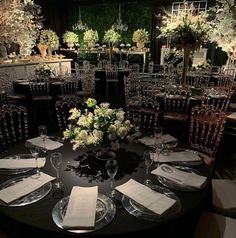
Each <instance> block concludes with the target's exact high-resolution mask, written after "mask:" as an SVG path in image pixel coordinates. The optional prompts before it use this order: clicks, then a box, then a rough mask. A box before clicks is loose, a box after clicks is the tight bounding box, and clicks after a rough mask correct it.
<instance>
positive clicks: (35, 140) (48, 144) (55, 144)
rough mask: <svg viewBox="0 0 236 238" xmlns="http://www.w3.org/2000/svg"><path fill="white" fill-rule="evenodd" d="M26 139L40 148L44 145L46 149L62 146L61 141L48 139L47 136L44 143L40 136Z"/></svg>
mask: <svg viewBox="0 0 236 238" xmlns="http://www.w3.org/2000/svg"><path fill="white" fill-rule="evenodd" d="M27 141H28V142H30V143H32V144H33V145H36V146H39V147H42V148H44V146H45V147H46V149H47V150H55V149H58V148H60V147H61V146H63V144H62V143H60V142H58V141H53V140H50V139H49V138H45V143H44V141H43V139H42V138H41V137H40V136H38V137H35V138H32V139H28V140H27Z"/></svg>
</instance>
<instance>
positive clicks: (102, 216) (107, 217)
mask: <svg viewBox="0 0 236 238" xmlns="http://www.w3.org/2000/svg"><path fill="white" fill-rule="evenodd" d="M69 198H70V197H69V196H68V197H65V198H63V199H61V200H60V201H59V202H58V203H57V204H56V205H55V206H54V208H53V210H52V219H53V221H54V222H55V224H56V225H57V226H58V227H60V228H61V229H63V227H62V223H63V219H64V216H65V214H66V209H67V205H68V202H69ZM115 214H116V206H115V204H114V202H113V201H112V200H111V199H110V198H109V197H107V196H106V195H104V194H101V193H99V194H98V198H97V207H96V217H95V227H94V229H93V230H65V231H68V232H74V233H87V232H92V231H96V230H99V229H101V228H103V227H105V226H106V225H108V224H109V223H110V222H111V221H112V220H113V218H114V217H115Z"/></svg>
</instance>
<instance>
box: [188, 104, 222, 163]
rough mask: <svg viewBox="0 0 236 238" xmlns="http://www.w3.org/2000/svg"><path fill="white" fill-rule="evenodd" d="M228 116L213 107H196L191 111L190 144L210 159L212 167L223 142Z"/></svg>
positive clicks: (207, 159) (208, 161)
mask: <svg viewBox="0 0 236 238" xmlns="http://www.w3.org/2000/svg"><path fill="white" fill-rule="evenodd" d="M225 118H226V114H225V113H224V112H222V111H221V110H219V109H217V108H215V107H214V106H211V105H203V106H195V107H193V108H192V111H191V118H190V129H189V144H190V146H191V147H192V148H194V149H197V150H198V151H200V152H202V153H203V154H205V155H207V156H208V157H204V159H205V162H206V163H207V164H209V165H211V164H212V163H213V162H214V159H215V155H216V152H217V149H218V146H219V143H220V140H221V136H222V132H223V129H224V124H225Z"/></svg>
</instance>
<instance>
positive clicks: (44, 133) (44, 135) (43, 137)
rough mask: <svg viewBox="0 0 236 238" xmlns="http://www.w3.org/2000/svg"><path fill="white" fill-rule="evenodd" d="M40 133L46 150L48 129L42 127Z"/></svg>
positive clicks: (39, 128) (39, 129)
mask: <svg viewBox="0 0 236 238" xmlns="http://www.w3.org/2000/svg"><path fill="white" fill-rule="evenodd" d="M38 133H39V136H40V137H41V138H42V140H43V147H44V149H46V144H45V140H46V138H47V127H46V126H45V125H40V126H39V127H38Z"/></svg>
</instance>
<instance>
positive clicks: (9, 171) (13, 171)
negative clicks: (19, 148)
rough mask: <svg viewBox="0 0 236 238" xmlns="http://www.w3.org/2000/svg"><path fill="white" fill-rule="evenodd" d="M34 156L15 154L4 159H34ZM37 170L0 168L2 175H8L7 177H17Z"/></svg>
mask: <svg viewBox="0 0 236 238" xmlns="http://www.w3.org/2000/svg"><path fill="white" fill-rule="evenodd" d="M32 158H33V156H32V155H31V154H15V155H9V156H6V157H4V158H3V159H16V160H20V159H32ZM34 169H35V168H21V169H3V168H0V174H6V175H16V174H23V173H26V172H29V171H31V170H34Z"/></svg>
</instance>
